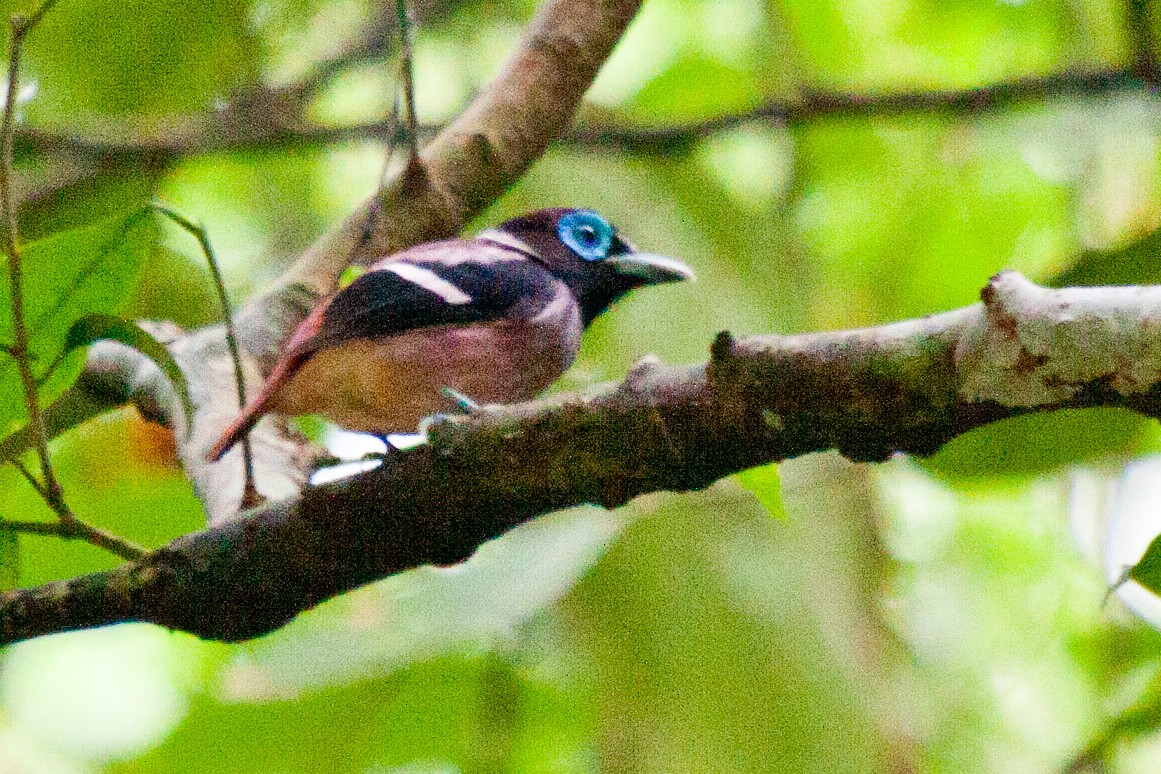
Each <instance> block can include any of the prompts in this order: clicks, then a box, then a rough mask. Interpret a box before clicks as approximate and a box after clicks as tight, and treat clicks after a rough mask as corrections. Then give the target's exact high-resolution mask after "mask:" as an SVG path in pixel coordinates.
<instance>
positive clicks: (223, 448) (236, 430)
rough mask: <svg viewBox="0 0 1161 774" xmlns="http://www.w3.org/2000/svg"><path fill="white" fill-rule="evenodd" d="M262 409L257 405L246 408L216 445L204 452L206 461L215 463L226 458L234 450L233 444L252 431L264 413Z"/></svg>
mask: <svg viewBox="0 0 1161 774" xmlns="http://www.w3.org/2000/svg"><path fill="white" fill-rule="evenodd" d="M263 408H264V407H263V406H259V405H258V404H252V405H251V406H249V407H247V409H246V411H245V412H243V413H242V415H241V416H239V417H238V418H237V419H235V420H234V421H233V423H231V424H230V426H229V427H227V428H226V430H225V432H223V433H222V435H221V437H220V438H218V441H217V443H215V444H214V445H213V446H212V447H210V450H209V451H208V452H206V459H207V460H208V461H210V462H217V461H218V460H220V459H221V458H222V457H224V456H226V452H228V451H229V450H230V449H232V448H234V444H236V443H238V441H240V440H242V438H243V437H244V436H245V435H246V434H247V433H249V432H250V431H251V430H253V429H254V425H256V424H258V420H259V419H261V418H262V415H263V414H264V413H265V412H264V411H263V410H262V409H263Z"/></svg>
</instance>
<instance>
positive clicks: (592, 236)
mask: <svg viewBox="0 0 1161 774" xmlns="http://www.w3.org/2000/svg"><path fill="white" fill-rule="evenodd" d="M557 233H558V234H559V235H560V241H562V242H564V243H565V245H567V246H568V248H569V249H570V250H572V251H573V252H574V253H576V254H577V255H579V256H580V257H581V258H583V259H584V260H586V261H599V260H602V259H604V258H607V257H608V256H609V248H611V247H612V246H613V227H612V226H611V225H609V222H608V221H607V220H605V219H604V218H602V217H601V216H600V215H598V214H597V213H595V212H593V211H592V210H576V211H575V212H570V213H568V214H567V215H565V216H564V217H562V218H561V219H560V221H559V223H558V224H557Z"/></svg>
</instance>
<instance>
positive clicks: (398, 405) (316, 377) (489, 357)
mask: <svg viewBox="0 0 1161 774" xmlns="http://www.w3.org/2000/svg"><path fill="white" fill-rule="evenodd" d="M569 328H570V330H568V331H566V332H565V334H564V335H561V332H560V331H555V333H554V334H553V333H549V332H547V331H545V330H544V329H543V328H541V327H540V326H536V325H534V324H532V323H529V322H511V321H505V322H500V323H488V324H478V325H471V326H466V327H460V326H457V327H451V326H448V327H437V328H425V329H422V330H417V331H411V332H408V333H403V334H400V335H397V336H391V337H388V338H384V339H359V340H356V341H352V342H349V343H346V344H342V345H340V346H336V347H330V348H326V349H323V350H322V351H320V352H318V353H317V354H316V355H314V356H313V357H311V358H310V359H309V360H308V361H307V362H306V363H305V364H304V365H303V366H302V368H301V369H299V371H298V373H297V374H295V376H294V377H293V378H292V379H291V380H290V381H289V382H288V383H287V384H286V385H285V386H284V387H283V388H282V389H281V390H279V391H278V393H277V394H276V395H275V397H274V400H273V401H272V402H271V408H272V409H273V410H275V411H278V412H280V413H284V414H321V415H322V416H324V417H326V418H327V419H330V420H331V421H333V422H335V423H337V424H339V425H342V426H343V427H346V428H349V429H351V430H360V431H363V432H372V433H382V434H385V433H396V432H413V431H414V430H415V428H416V426H417V425H418V423H419V420H420V419H422V418H423V417H425V416H428V415H430V414H432V413H435V412H437V411H447V410H451V409H453V408H454V407H453V406H452V404H451V403H450V402H449V401H448V400H447V398H445V397H443V396H442V395H441V394H440V388H441V387H451V388H454V389H456V390H459V391H460V392H462V393H463V394H465V395H467V396H468V397H470V398H472V399H473V400H476V401H479V402H481V403H511V402H513V401H519V400H528V399H530V398H533V397H535V396H536V395H537V393H539V392H540V391H541V390H543V389H544V388H545V387H547V386H548V385H550V384H551V383H552V382H553V381H555V380H556V378H557V377H559V376H560V375H561V374H562V373H564V371H565V370H566V369H567V368H568V367H569V365H571V364H572V361H573V359H574V358H575V357H576V353H577V349H578V348H579V343H580V324H579V321H578V323H577V324H576V325H575V326H569Z"/></svg>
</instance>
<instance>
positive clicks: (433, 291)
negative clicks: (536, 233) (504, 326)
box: [312, 243, 559, 348]
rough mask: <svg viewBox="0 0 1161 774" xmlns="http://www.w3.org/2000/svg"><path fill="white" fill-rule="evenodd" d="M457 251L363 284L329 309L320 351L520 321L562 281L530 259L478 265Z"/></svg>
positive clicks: (394, 268) (379, 272)
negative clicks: (422, 331) (424, 331)
mask: <svg viewBox="0 0 1161 774" xmlns="http://www.w3.org/2000/svg"><path fill="white" fill-rule="evenodd" d="M451 245H454V247H452V246H451ZM449 249H450V251H451V252H452V253H453V255H454V257H456V258H459V259H460V260H456V261H440V260H438V259H432V258H430V257H429V256H424V259H423V260H409V259H406V258H404V259H399V260H393V261H390V262H385V263H382V264H380V265H379V266H378V267H377V268H376V269H374V270H372V271H369V272H367V273H366V274H364V275H363V276H361V277H359V278H358V279H356V280H355V281H354V282H352V283H351V284H350V285H348V286H347V287H346V288H344V289H343V290H342V291H340V292H339V293H338V295H336V296H335V297H334V299H332V300H331V302H330V304H329V305H328V306H327V308H326V310H325V311H324V313H323V319H322V325H321V326H320V330H319V332H318V334H317V337H316V338H315V340H314V341H313V342H312V344H313V345H314V346H312V348H317V347H318V346H329V345H333V344H335V343H338V342H341V341H349V340H351V339H360V338H382V337H386V336H393V335H396V334H399V333H404V332H406V331H411V330H415V329H416V328H426V327H429V326H435V325H468V324H471V323H481V322H490V321H494V320H500V319H504V318H506V317H516V316H520V315H521V314H523V313H526V312H528V311H532V310H534V309H536V308H539V305H541V304H544V303H547V302H548V300H549V299H550V298H551V297H552V295H553V293H554V285H555V284H557V283H558V282H559V281H558V280H556V279H555V278H554V277H553V276H552V275H551V274H549V273H548V271H546V270H545V269H543V268H541V267H540V266H538V265H537V264H535V263H533V262H532V261H529V260H525V259H523V258H519V259H508V260H487V259H483V260H473V259H472V258H466V259H465V258H463V252H461V251H465V249H466V248H465V246H462V243H459V244H457V243H449Z"/></svg>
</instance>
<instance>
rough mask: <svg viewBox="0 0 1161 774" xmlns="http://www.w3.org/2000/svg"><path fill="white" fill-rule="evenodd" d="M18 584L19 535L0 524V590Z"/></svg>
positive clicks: (6, 589)
mask: <svg viewBox="0 0 1161 774" xmlns="http://www.w3.org/2000/svg"><path fill="white" fill-rule="evenodd" d="M19 585H20V536H19V535H17V534H16V530H14V529H7V528H6V527H3V526H0V591H8V590H9V589H14V588H16V587H17V586H19Z"/></svg>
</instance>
